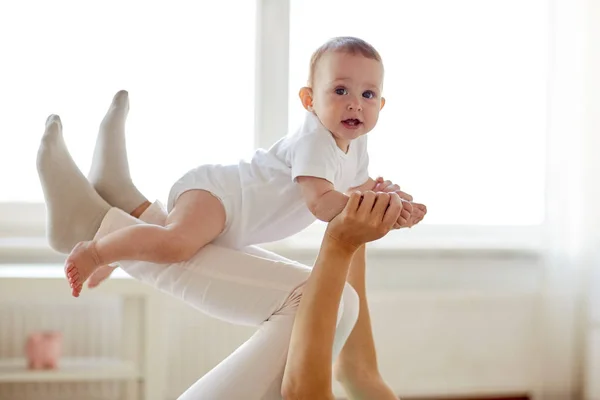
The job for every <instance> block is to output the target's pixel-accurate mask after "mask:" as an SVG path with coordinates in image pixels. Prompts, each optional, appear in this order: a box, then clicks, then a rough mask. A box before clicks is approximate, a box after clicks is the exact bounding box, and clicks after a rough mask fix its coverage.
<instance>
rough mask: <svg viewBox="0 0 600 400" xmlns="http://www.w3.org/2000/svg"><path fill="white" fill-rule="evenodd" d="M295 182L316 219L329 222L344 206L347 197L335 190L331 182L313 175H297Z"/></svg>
mask: <svg viewBox="0 0 600 400" xmlns="http://www.w3.org/2000/svg"><path fill="white" fill-rule="evenodd" d="M297 182H298V184H299V185H300V189H301V190H302V196H303V197H304V201H305V203H306V205H307V206H308V209H309V210H310V212H311V213H313V215H314V216H315V217H317V219H318V220H320V221H324V222H329V221H331V220H332V219H333V218H334V217H335V216H336V215H338V214H339V213H340V212H341V211H342V210H343V209H344V207H346V203H347V202H348V199H349V197H348V196H347V195H345V194H344V193H341V192H338V191H337V190H335V188H334V187H333V184H332V183H331V182H329V181H327V180H325V179H321V178H315V177H314V176H299V177H298V178H297Z"/></svg>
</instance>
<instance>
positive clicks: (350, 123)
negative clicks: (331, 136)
mask: <svg viewBox="0 0 600 400" xmlns="http://www.w3.org/2000/svg"><path fill="white" fill-rule="evenodd" d="M342 124H344V125H345V126H347V127H350V128H356V127H357V126H359V125H360V124H362V122H360V120H358V119H354V118H350V119H345V120H343V121H342Z"/></svg>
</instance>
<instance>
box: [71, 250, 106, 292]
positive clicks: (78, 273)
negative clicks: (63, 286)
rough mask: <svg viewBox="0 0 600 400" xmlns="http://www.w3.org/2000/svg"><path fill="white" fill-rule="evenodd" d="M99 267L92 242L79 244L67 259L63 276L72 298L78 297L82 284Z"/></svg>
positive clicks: (98, 260)
mask: <svg viewBox="0 0 600 400" xmlns="http://www.w3.org/2000/svg"><path fill="white" fill-rule="evenodd" d="M98 267H100V259H99V258H98V254H97V253H96V248H95V245H94V242H91V241H90V242H79V243H77V245H76V246H75V247H74V248H73V250H72V251H71V254H69V257H67V261H66V262H65V275H66V277H67V280H68V281H69V286H71V290H72V294H73V296H74V297H79V294H80V293H81V289H82V287H83V283H84V282H85V281H86V280H87V279H88V278H89V277H90V275H92V273H94V271H96V270H97V269H98Z"/></svg>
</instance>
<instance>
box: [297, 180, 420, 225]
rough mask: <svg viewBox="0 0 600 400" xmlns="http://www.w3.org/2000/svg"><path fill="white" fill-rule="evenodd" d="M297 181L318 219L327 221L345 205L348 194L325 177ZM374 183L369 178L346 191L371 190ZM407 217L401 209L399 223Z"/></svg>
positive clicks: (408, 213)
mask: <svg viewBox="0 0 600 400" xmlns="http://www.w3.org/2000/svg"><path fill="white" fill-rule="evenodd" d="M297 182H298V184H299V185H300V188H301V190H302V195H303V197H304V201H305V202H306V205H307V206H308V209H309V210H310V212H311V213H313V215H314V216H315V217H316V218H317V219H318V220H320V221H324V222H329V221H331V220H332V219H333V218H334V217H335V216H336V215H338V214H339V213H340V212H341V211H342V210H343V209H344V207H346V203H347V202H348V199H349V196H348V195H345V194H344V193H341V192H338V191H337V190H335V188H334V187H333V184H332V183H331V182H329V181H327V180H326V179H322V178H315V177H313V176H299V177H298V178H297ZM375 184H376V182H375V181H374V180H373V179H371V178H369V180H368V181H367V182H365V183H364V184H362V185H360V186H358V187H355V188H352V189H350V190H349V191H348V193H352V192H353V191H359V192H365V191H367V190H372V189H373V188H374V187H375ZM403 204H404V203H403ZM409 218H410V212H409V211H408V210H402V212H401V214H400V217H399V221H400V223H401V224H406V222H407V221H408V219H409Z"/></svg>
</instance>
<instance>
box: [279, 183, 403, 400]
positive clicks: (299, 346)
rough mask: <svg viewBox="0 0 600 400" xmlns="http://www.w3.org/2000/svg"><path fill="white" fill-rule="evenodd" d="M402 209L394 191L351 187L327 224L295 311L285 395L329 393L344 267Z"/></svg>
mask: <svg viewBox="0 0 600 400" xmlns="http://www.w3.org/2000/svg"><path fill="white" fill-rule="evenodd" d="M361 199H362V200H361ZM401 211H402V203H401V201H400V197H399V196H398V195H396V194H394V193H392V194H388V193H378V194H375V193H373V192H366V193H364V195H363V196H362V197H361V195H360V194H359V193H353V194H351V195H350V198H349V200H348V202H347V205H346V207H345V208H344V209H343V211H342V212H341V213H340V214H339V215H338V216H337V217H335V218H334V219H333V220H332V221H331V222H330V223H329V224H328V226H327V230H326V232H325V236H324V238H323V242H322V244H321V250H320V252H319V256H318V257H317V261H316V262H315V265H314V267H313V271H312V273H311V275H310V277H309V279H308V281H307V283H306V286H305V289H304V294H303V297H302V300H301V301H300V306H299V309H298V313H297V314H296V320H295V323H294V328H293V331H292V337H291V341H290V349H289V353H288V359H287V364H286V369H285V374H284V379H283V389H282V390H283V394H284V398H285V399H294V400H296V399H317V398H318V399H323V400H325V399H333V393H332V392H331V365H332V348H333V340H334V334H335V324H336V319H337V312H338V307H339V304H340V298H341V295H342V291H343V289H344V284H345V282H346V276H347V275H348V268H349V266H350V263H351V261H352V257H353V256H354V253H355V252H356V251H357V249H358V248H359V247H361V246H362V245H363V244H364V243H366V242H369V241H373V240H377V239H379V238H381V237H383V236H384V235H386V234H387V233H388V232H389V231H390V230H391V229H392V227H393V225H394V222H395V221H396V220H397V219H398V216H399V215H400V212H401Z"/></svg>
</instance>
